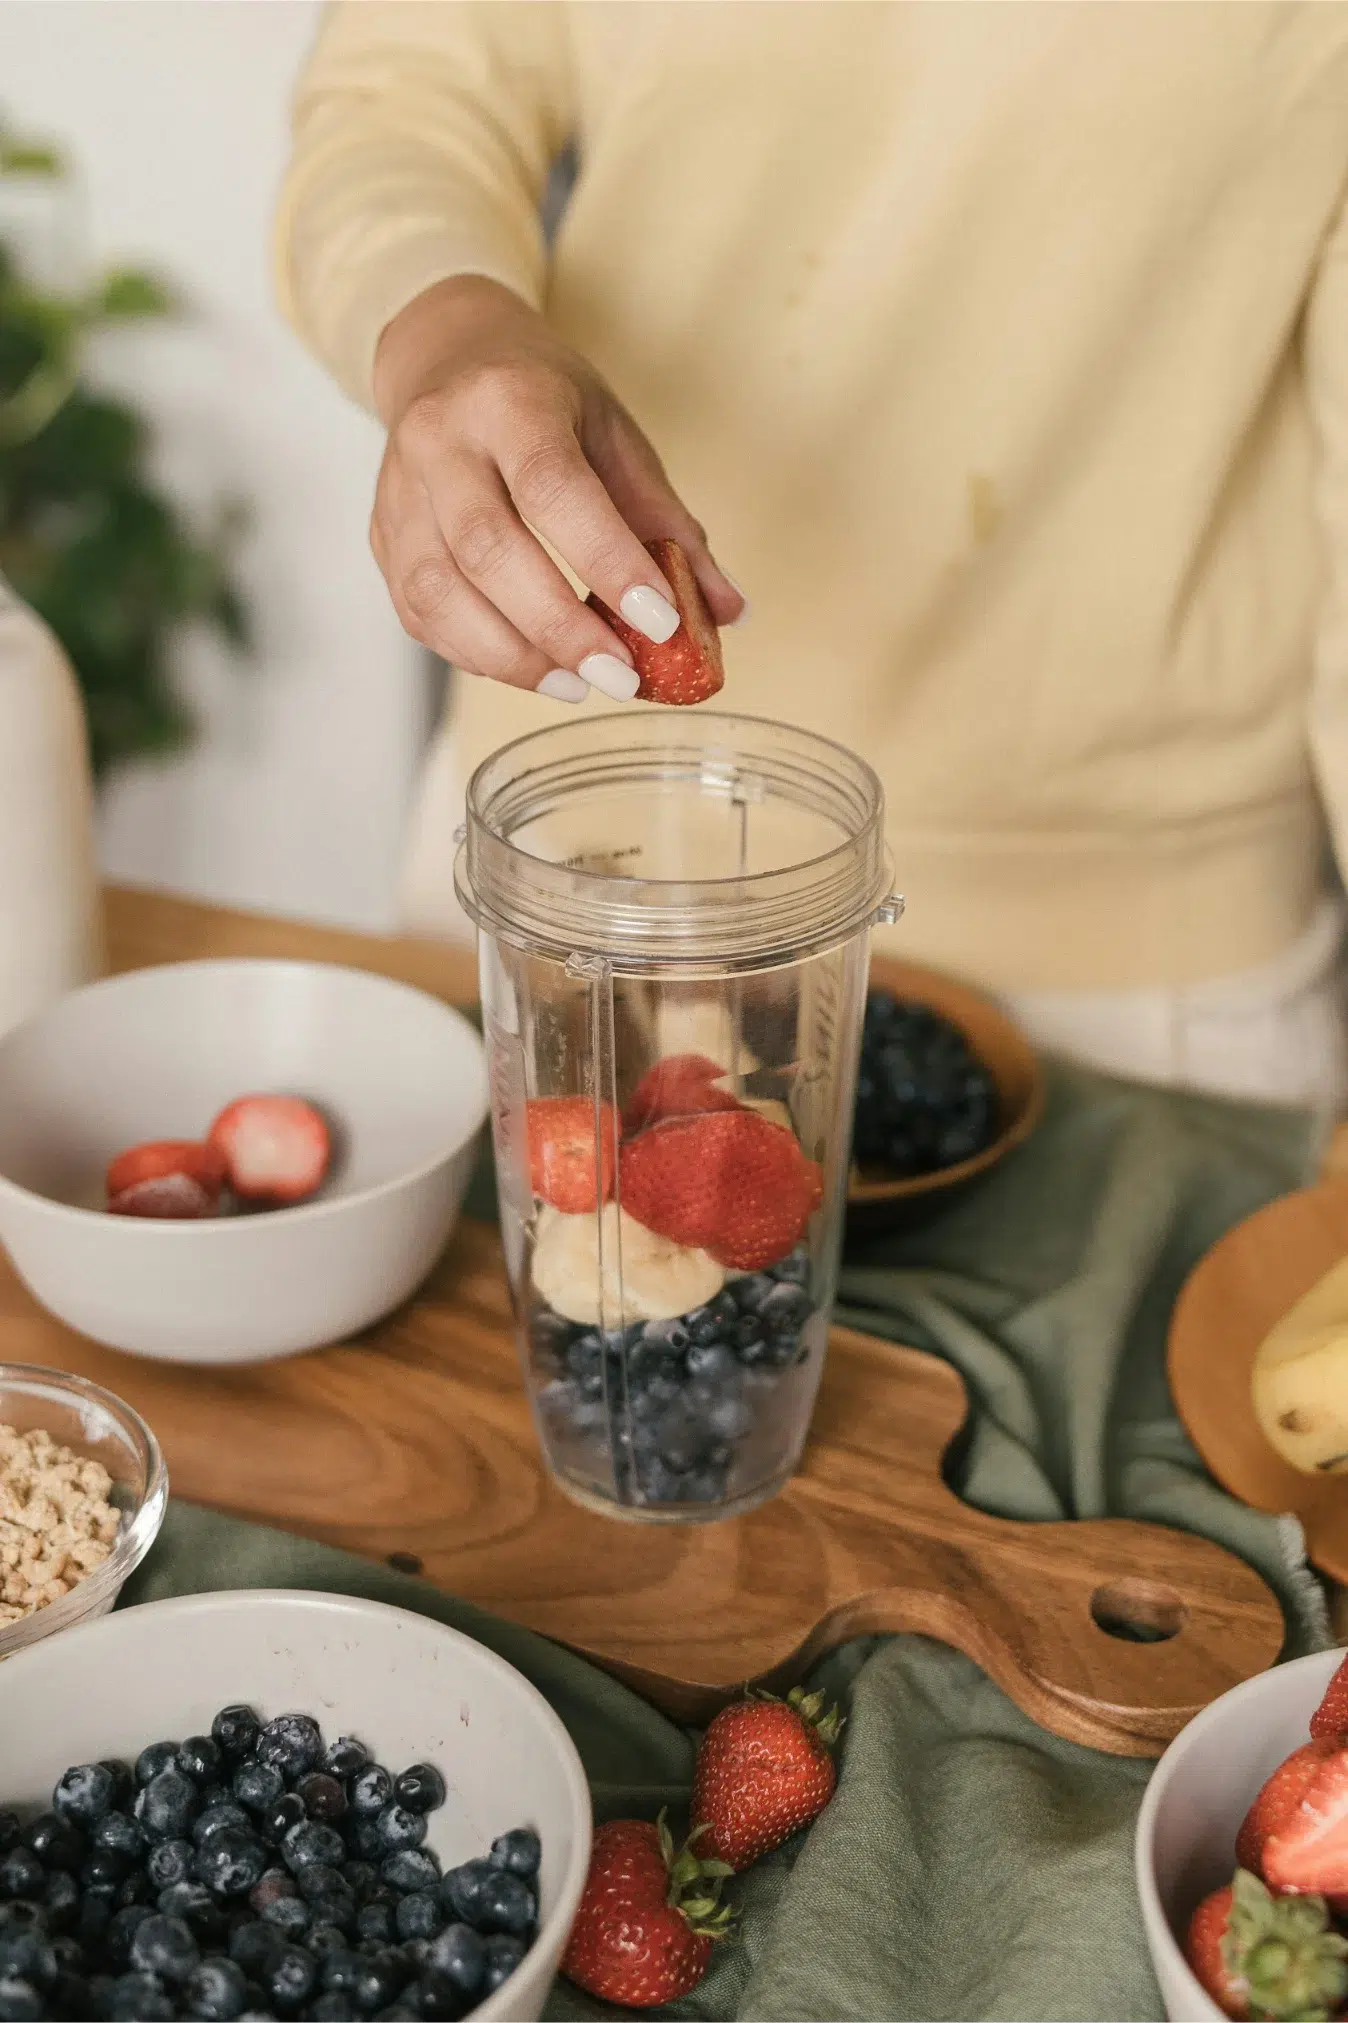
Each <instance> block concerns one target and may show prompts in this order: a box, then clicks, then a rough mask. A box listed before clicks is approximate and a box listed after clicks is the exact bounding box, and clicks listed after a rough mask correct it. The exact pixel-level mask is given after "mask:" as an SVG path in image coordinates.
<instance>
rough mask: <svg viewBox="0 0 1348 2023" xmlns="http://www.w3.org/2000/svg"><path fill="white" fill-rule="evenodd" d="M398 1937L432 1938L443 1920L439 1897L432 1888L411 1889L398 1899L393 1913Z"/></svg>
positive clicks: (443, 1915)
mask: <svg viewBox="0 0 1348 2023" xmlns="http://www.w3.org/2000/svg"><path fill="white" fill-rule="evenodd" d="M394 1921H395V1923H396V1925H397V1927H398V1937H399V1938H400V1939H433V1938H434V1937H435V1935H436V1933H437V1932H438V1931H439V1930H440V1928H441V1926H442V1925H443V1924H444V1922H445V1914H444V1911H443V1910H442V1909H441V1907H440V1899H439V1898H438V1897H437V1896H436V1894H435V1891H434V1890H413V1892H412V1894H411V1895H410V1896H405V1897H400V1898H399V1899H398V1908H397V1910H396V1911H395V1913H394Z"/></svg>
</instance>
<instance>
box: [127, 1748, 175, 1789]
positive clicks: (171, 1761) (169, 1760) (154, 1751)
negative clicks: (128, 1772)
mask: <svg viewBox="0 0 1348 2023" xmlns="http://www.w3.org/2000/svg"><path fill="white" fill-rule="evenodd" d="M177 1761H178V1745H177V1743H176V1742H151V1743H150V1745H149V1747H148V1748H146V1749H142V1750H141V1752H140V1755H139V1756H138V1757H137V1758H136V1782H137V1784H140V1785H146V1784H148V1783H150V1781H151V1779H152V1778H155V1777H158V1775H159V1773H160V1771H161V1770H172V1769H173V1767H174V1765H175V1764H176V1763H177Z"/></svg>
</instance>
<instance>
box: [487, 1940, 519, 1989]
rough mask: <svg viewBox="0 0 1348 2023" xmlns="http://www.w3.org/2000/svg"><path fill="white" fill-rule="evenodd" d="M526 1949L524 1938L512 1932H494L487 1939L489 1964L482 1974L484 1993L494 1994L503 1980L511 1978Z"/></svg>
mask: <svg viewBox="0 0 1348 2023" xmlns="http://www.w3.org/2000/svg"><path fill="white" fill-rule="evenodd" d="M526 1950H527V1949H526V1947H525V1943H524V1941H523V1939H517V1938H515V1937H514V1936H513V1934H511V1933H510V1932H493V1934H492V1936H491V1937H490V1938H489V1939H488V1941H487V1964H486V1970H485V1972H484V1973H483V1976H482V1992H483V1994H484V1995H494V1994H495V1992H496V1990H497V1989H498V1988H499V1987H500V1985H501V1983H502V1981H508V1980H509V1979H510V1976H511V1975H512V1974H513V1973H514V1971H515V1969H516V1967H518V1965H519V1963H520V1961H521V1960H522V1959H523V1958H524V1955H525V1952H526Z"/></svg>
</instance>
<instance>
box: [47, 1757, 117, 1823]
mask: <svg viewBox="0 0 1348 2023" xmlns="http://www.w3.org/2000/svg"><path fill="white" fill-rule="evenodd" d="M116 1796H117V1780H116V1779H115V1777H114V1776H113V1774H112V1772H111V1771H110V1770H109V1769H108V1768H107V1766H106V1765H105V1764H102V1763H75V1764H72V1765H71V1767H70V1769H69V1770H67V1771H66V1773H65V1775H64V1776H63V1777H62V1779H61V1781H60V1783H59V1784H58V1785H57V1787H56V1789H55V1791H53V1793H52V1795H51V1803H52V1811H53V1812H59V1813H60V1815H61V1817H62V1819H71V1820H73V1821H74V1822H75V1824H76V1826H92V1825H93V1823H94V1821H95V1820H96V1819H101V1818H102V1817H103V1814H104V1813H105V1812H111V1810H112V1806H113V1801H114V1799H115V1798H116Z"/></svg>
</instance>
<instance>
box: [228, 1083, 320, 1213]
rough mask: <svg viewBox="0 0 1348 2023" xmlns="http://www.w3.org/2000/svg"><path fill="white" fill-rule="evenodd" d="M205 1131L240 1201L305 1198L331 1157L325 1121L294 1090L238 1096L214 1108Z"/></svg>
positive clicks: (272, 1203)
mask: <svg viewBox="0 0 1348 2023" xmlns="http://www.w3.org/2000/svg"><path fill="white" fill-rule="evenodd" d="M208 1135H209V1139H210V1142H211V1144H212V1145H214V1146H216V1147H217V1149H218V1150H219V1151H220V1152H222V1153H223V1155H224V1159H225V1167H226V1170H227V1172H228V1175H229V1184H230V1186H231V1188H232V1189H233V1191H234V1192H235V1194H237V1195H238V1197H239V1199H240V1201H253V1202H257V1203H258V1204H260V1205H263V1206H267V1207H272V1208H286V1207H289V1206H291V1205H292V1204H293V1203H295V1202H297V1201H306V1200H307V1199H308V1197H309V1196H310V1195H311V1194H312V1193H314V1191H315V1190H316V1189H317V1187H318V1185H319V1183H320V1182H321V1180H322V1178H323V1175H324V1174H325V1173H326V1172H327V1170H328V1161H329V1159H330V1158H331V1157H332V1140H331V1138H330V1136H329V1134H328V1127H327V1125H326V1123H325V1122H324V1121H323V1118H322V1117H321V1116H320V1115H319V1113H318V1111H317V1110H316V1109H315V1108H314V1106H313V1104H312V1103H306V1102H304V1101H303V1100H302V1099H301V1098H300V1097H299V1096H240V1097H238V1098H237V1099H236V1101H234V1102H232V1103H229V1104H227V1105H226V1107H225V1108H224V1109H223V1110H222V1111H221V1112H220V1115H219V1116H218V1117H217V1118H216V1120H215V1122H214V1123H213V1124H212V1125H211V1128H210V1132H209V1134H208Z"/></svg>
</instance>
